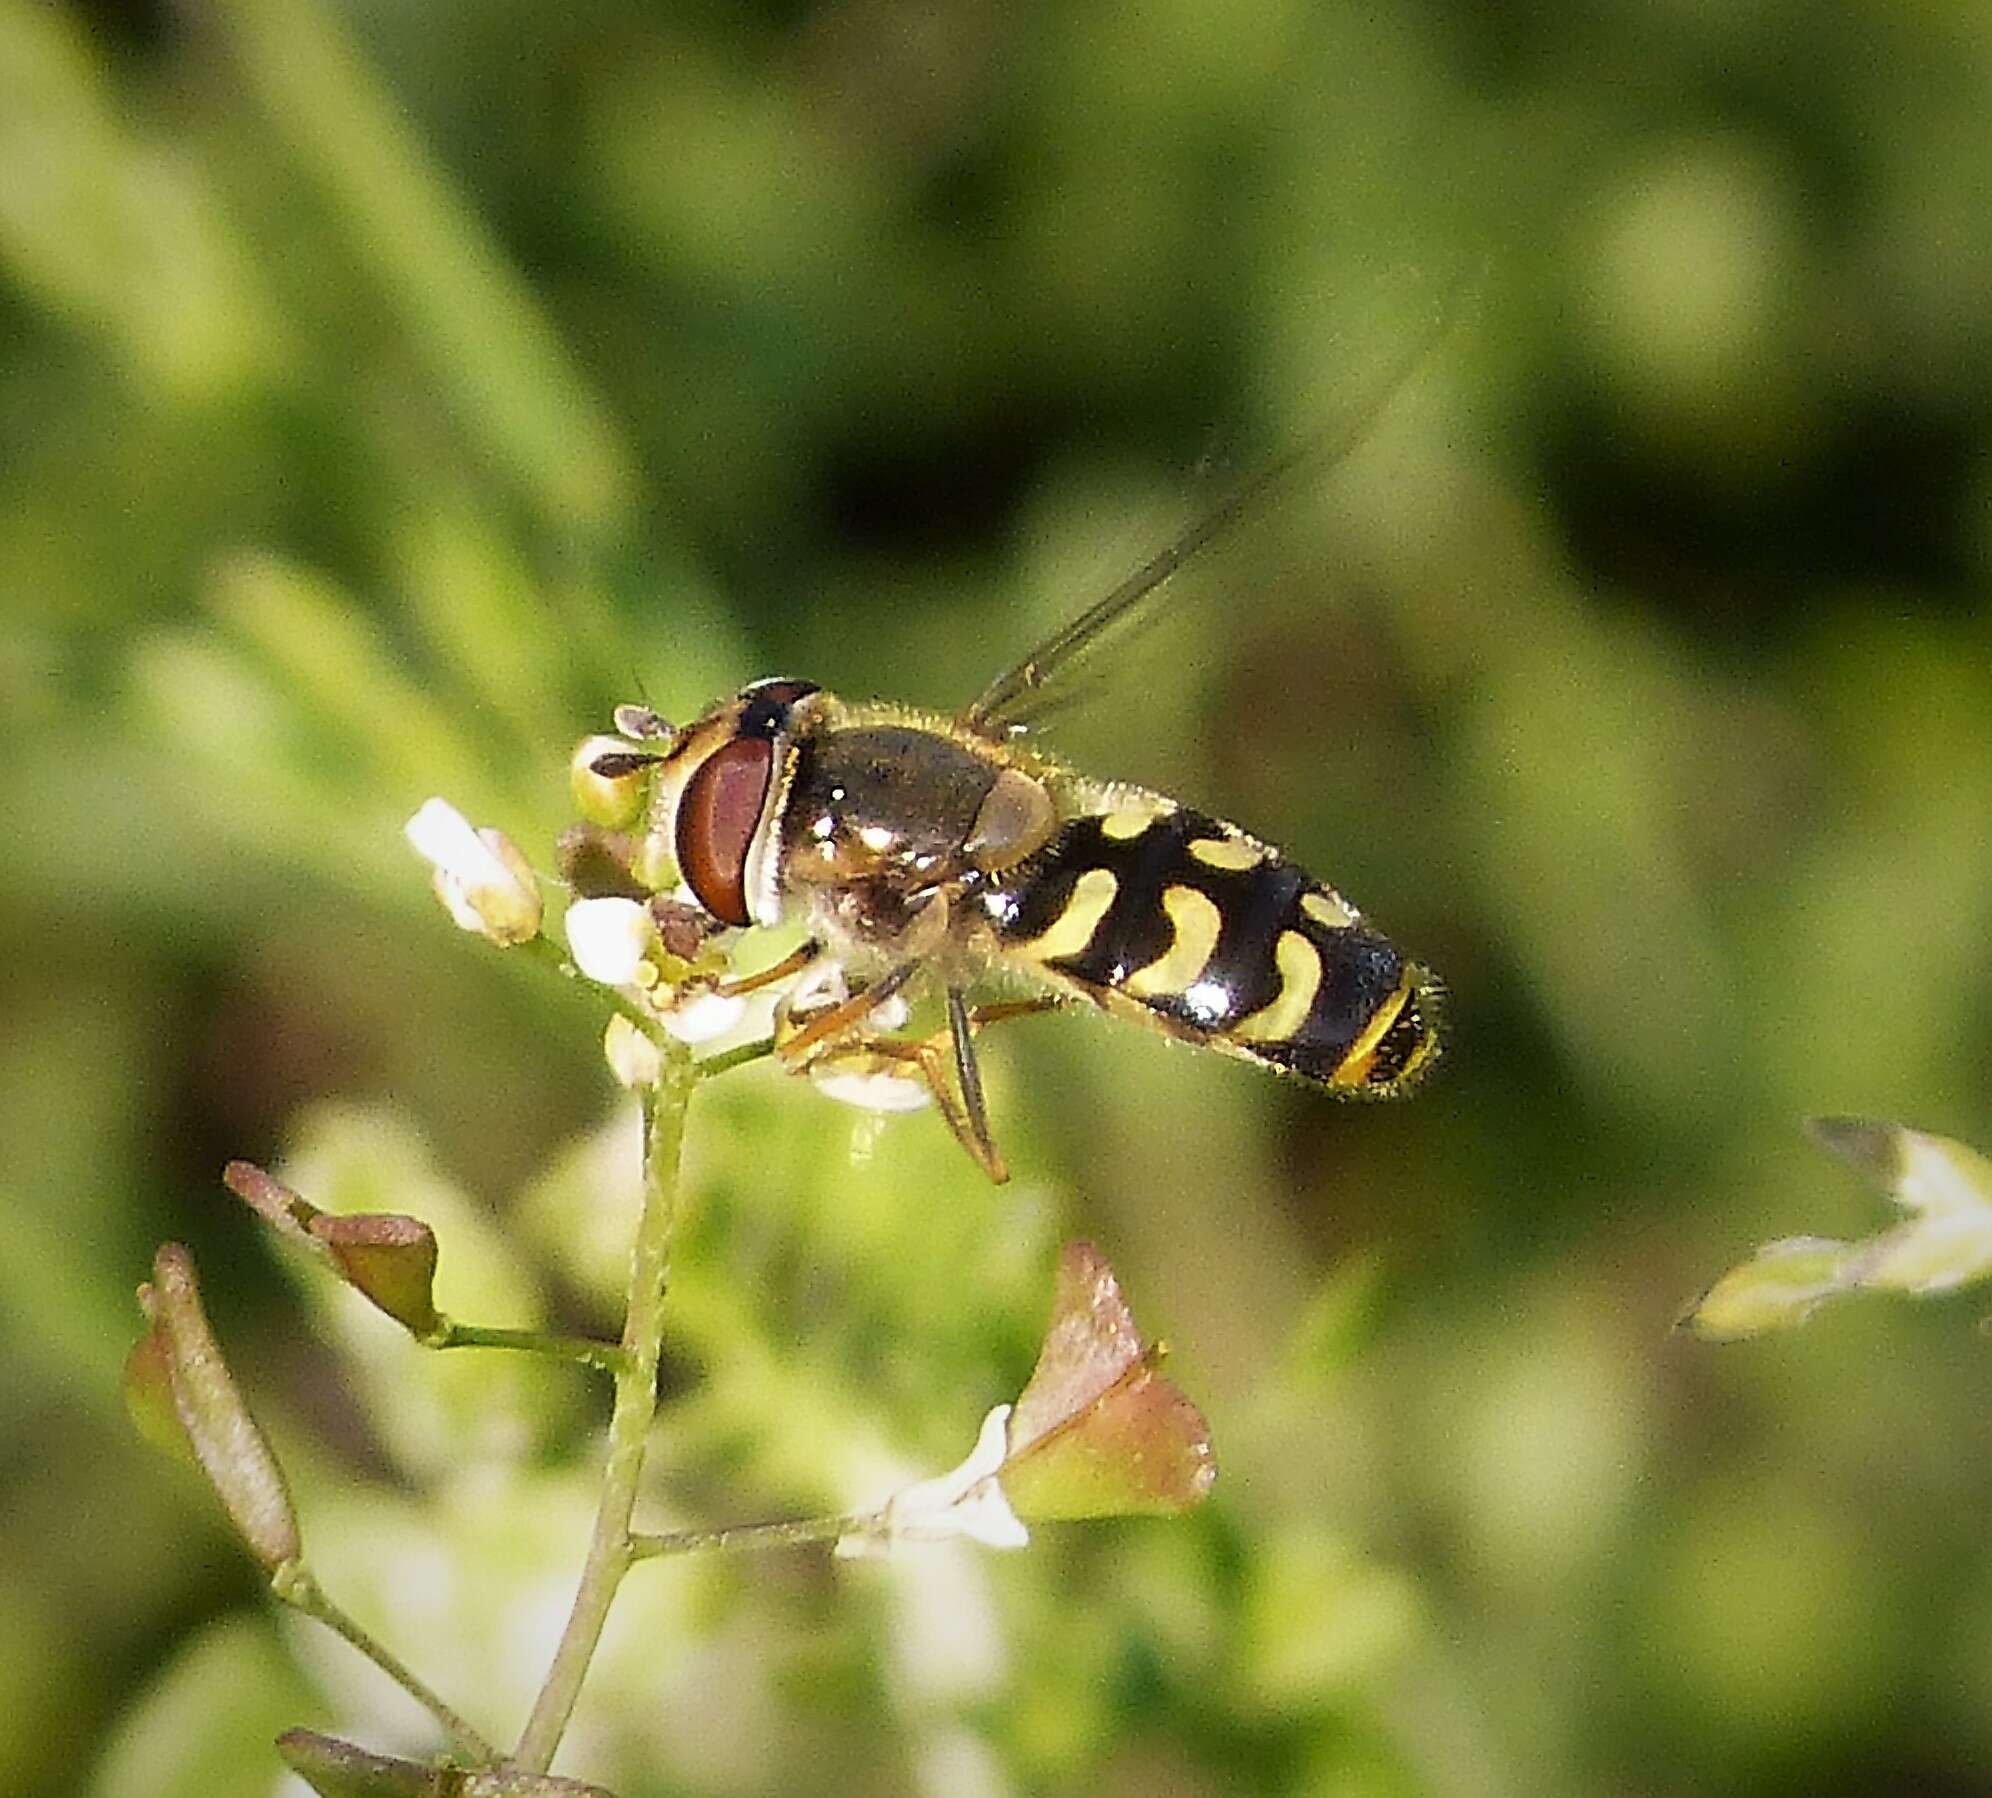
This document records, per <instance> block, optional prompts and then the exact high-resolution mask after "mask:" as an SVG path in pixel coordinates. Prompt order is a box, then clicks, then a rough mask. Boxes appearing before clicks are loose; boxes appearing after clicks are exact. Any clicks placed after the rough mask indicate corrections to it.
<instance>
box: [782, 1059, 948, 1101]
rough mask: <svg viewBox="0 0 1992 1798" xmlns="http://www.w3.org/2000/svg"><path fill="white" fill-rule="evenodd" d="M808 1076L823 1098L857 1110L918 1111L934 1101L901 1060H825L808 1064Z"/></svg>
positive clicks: (928, 1091) (923, 1085)
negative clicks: (872, 1064)
mask: <svg viewBox="0 0 1992 1798" xmlns="http://www.w3.org/2000/svg"><path fill="white" fill-rule="evenodd" d="M809 1078H810V1081H811V1083H812V1084H813V1085H814V1086H815V1088H816V1090H817V1091H818V1092H820V1093H822V1094H823V1095H824V1096H825V1097H826V1098H831V1099H835V1100H836V1101H837V1102H838V1103H839V1104H842V1105H855V1106H856V1107H857V1108H858V1109H859V1110H860V1111H918V1110H920V1109H921V1108H922V1107H923V1106H927V1105H931V1104H933V1102H934V1095H933V1092H932V1091H931V1090H930V1089H929V1087H928V1085H927V1083H926V1082H925V1081H924V1080H922V1079H920V1078H919V1076H918V1075H916V1074H914V1073H913V1072H912V1071H911V1069H910V1068H908V1067H907V1066H906V1065H905V1064H903V1063H895V1064H893V1065H891V1066H889V1067H880V1068H871V1069H865V1068H851V1067H839V1066H837V1064H836V1063H835V1062H827V1063H824V1064H822V1065H820V1066H817V1067H813V1068H811V1069H810V1070H809Z"/></svg>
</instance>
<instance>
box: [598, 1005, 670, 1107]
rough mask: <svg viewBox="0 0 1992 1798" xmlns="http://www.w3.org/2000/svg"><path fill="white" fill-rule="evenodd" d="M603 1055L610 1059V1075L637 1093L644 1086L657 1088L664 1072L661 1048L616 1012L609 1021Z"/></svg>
mask: <svg viewBox="0 0 1992 1798" xmlns="http://www.w3.org/2000/svg"><path fill="white" fill-rule="evenodd" d="M602 1053H603V1054H604V1055H606V1056H607V1057H608V1061H609V1072H610V1073H612V1074H613V1075H615V1077H616V1080H617V1082H618V1083H619V1084H620V1085H622V1086H626V1087H628V1088H629V1089H630V1091H632V1092H635V1091H637V1090H638V1089H639V1088H641V1087H646V1086H655V1085H656V1084H657V1080H658V1076H659V1075H660V1074H661V1073H662V1072H663V1071H664V1062H663V1057H662V1056H661V1055H659V1053H658V1051H657V1045H656V1044H655V1043H654V1042H652V1041H651V1040H650V1038H649V1037H647V1036H645V1035H644V1034H643V1032H642V1031H641V1030H639V1029H637V1027H636V1026H635V1025H634V1024H632V1023H631V1022H630V1021H629V1019H627V1018H626V1017H624V1016H623V1015H622V1013H621V1012H618V1013H616V1015H615V1016H614V1017H612V1018H611V1019H610V1020H609V1027H608V1030H607V1031H606V1032H605V1033H604V1035H603V1037H602Z"/></svg>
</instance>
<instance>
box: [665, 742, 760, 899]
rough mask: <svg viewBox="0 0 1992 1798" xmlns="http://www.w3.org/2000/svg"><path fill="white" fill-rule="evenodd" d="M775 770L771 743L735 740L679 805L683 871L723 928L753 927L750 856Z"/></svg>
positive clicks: (708, 763)
mask: <svg viewBox="0 0 1992 1798" xmlns="http://www.w3.org/2000/svg"><path fill="white" fill-rule="evenodd" d="M774 765H775V746H774V744H773V743H771V742H769V741H768V740H767V739H766V738H765V737H735V738H734V739H733V741H732V742H730V743H728V744H727V745H726V746H725V747H724V748H722V749H719V750H716V751H715V752H714V753H713V754H711V755H709V756H707V757H706V759H705V760H704V761H703V762H701V763H700V764H699V766H698V770H697V772H695V773H694V774H693V775H692V778H691V779H690V780H689V781H687V782H686V783H685V791H684V796H683V797H682V798H681V799H680V800H679V801H678V867H679V869H680V870H681V871H682V872H683V874H684V876H685V881H686V884H687V885H688V886H690V887H691V889H692V891H693V893H694V894H696V895H697V897H698V902H699V903H700V904H701V905H703V906H704V907H705V908H706V910H707V911H709V912H711V913H712V915H713V916H714V917H715V918H717V919H719V921H720V922H721V923H723V924H750V923H752V922H753V919H752V918H751V917H750V916H749V914H748V911H747V853H748V851H749V850H750V849H751V848H752V847H753V846H754V829H755V826H756V825H758V824H759V823H760V822H761V807H762V805H763V804H764V803H765V802H766V800H767V797H768V781H769V778H770V776H771V775H772V773H773V771H774Z"/></svg>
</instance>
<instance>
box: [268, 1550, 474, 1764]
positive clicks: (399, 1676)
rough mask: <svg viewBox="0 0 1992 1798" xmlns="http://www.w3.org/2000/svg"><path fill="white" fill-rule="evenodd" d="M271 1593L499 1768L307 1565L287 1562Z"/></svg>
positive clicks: (470, 1753) (277, 1574) (465, 1748)
mask: <svg viewBox="0 0 1992 1798" xmlns="http://www.w3.org/2000/svg"><path fill="white" fill-rule="evenodd" d="M270 1590H271V1591H272V1592H274V1593H275V1594H276V1595H277V1597H279V1598H281V1599H282V1600H283V1601H284V1603H285V1604H287V1605H291V1606H293V1607H294V1608H295V1609H297V1610H300V1611H302V1612H303V1613H304V1614H305V1615H306V1616H307V1617H315V1618H317V1619H318V1621H319V1622H320V1623H322V1624H324V1625H325V1627H326V1628H327V1629H329V1630H331V1631H332V1632H333V1633H334V1634H336V1635H340V1636H343V1637H344V1638H345V1639H346V1640H347V1641H348V1642H350V1643H351V1644H352V1645H353V1646H354V1647H355V1648H357V1649H358V1650H359V1651H360V1653H362V1654H363V1655H365V1656H366V1657H367V1659H368V1660H370V1661H372V1662H373V1664H374V1665H375V1666H376V1667H378V1668H379V1669H380V1670H381V1671H382V1672H383V1673H385V1674H386V1675H387V1677H388V1678H389V1679H391V1680H393V1681H394V1683H395V1684H396V1685H398V1686H399V1687H400V1688H401V1689H402V1690H403V1691H404V1692H406V1693H407V1694H408V1695H409V1697H411V1698H413V1699H414V1700H415V1702H416V1703H417V1704H419V1705H421V1706H422V1708H423V1709H424V1710H426V1711H427V1712H428V1713H429V1714H430V1715H431V1716H432V1717H434V1718H435V1719H436V1721H437V1722H438V1723H440V1724H441V1725H442V1726H443V1730H444V1733H445V1734H447V1735H448V1736H449V1737H450V1739H451V1740H452V1741H453V1742H455V1743H456V1745H457V1747H458V1748H460V1749H462V1750H463V1752H464V1753H465V1754H467V1755H468V1756H470V1758H471V1760H472V1762H473V1763H474V1764H475V1765H477V1766H481V1767H491V1766H496V1765H497V1763H498V1750H497V1749H495V1748H494V1747H492V1746H491V1744H490V1743H489V1742H487V1741H486V1740H485V1739H484V1738H483V1737H482V1736H481V1735H479V1734H478V1733H477V1731H476V1730H474V1729H472V1728H471V1726H470V1725H469V1724H468V1723H466V1722H465V1721H464V1720H463V1718H461V1717H460V1716H458V1715H457V1713H456V1711H455V1709H454V1708H453V1707H451V1706H450V1705H449V1704H446V1703H445V1702H444V1701H443V1700H442V1699H441V1698H439V1697H438V1696H437V1695H436V1694H435V1693H434V1692H433V1691H431V1690H430V1689H429V1687H428V1686H426V1685H424V1684H423V1682H422V1681H421V1679H420V1678H418V1677H417V1676H416V1675H415V1674H414V1673H412V1672H410V1671H409V1669H408V1668H407V1667H406V1666H404V1665H403V1664H402V1662H401V1661H400V1659H399V1658H398V1657H397V1656H396V1655H394V1654H393V1653H392V1652H391V1651H390V1650H389V1649H387V1648H385V1647H384V1646H382V1644H380V1643H379V1642H377V1641H375V1640H374V1638H373V1637H372V1636H371V1635H369V1634H368V1633H367V1632H366V1630H365V1629H363V1628H362V1627H361V1626H360V1625H359V1624H358V1623H357V1622H355V1621H354V1620H353V1619H352V1618H351V1617H349V1616H347V1615H346V1613H345V1612H344V1611H342V1610H341V1609H340V1608H339V1607H338V1606H337V1605H336V1604H334V1603H333V1602H332V1600H331V1599H330V1598H328V1597H327V1596H326V1595H325V1591H324V1589H323V1588H322V1587H321V1586H320V1585H319V1583H318V1581H317V1580H316V1579H314V1578H313V1577H312V1574H311V1571H310V1569H309V1568H307V1567H306V1566H305V1565H304V1563H303V1562H301V1561H286V1562H285V1563H284V1564H283V1565H282V1566H281V1567H279V1568H278V1569H277V1570H276V1572H275V1573H273V1574H272V1575H271V1576H270Z"/></svg>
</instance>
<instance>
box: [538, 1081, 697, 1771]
mask: <svg viewBox="0 0 1992 1798" xmlns="http://www.w3.org/2000/svg"><path fill="white" fill-rule="evenodd" d="M661 1048H662V1051H663V1053H662V1071H661V1072H660V1073H659V1075H658V1079H657V1084H656V1086H654V1087H652V1088H650V1089H649V1090H648V1091H646V1092H645V1093H644V1094H643V1214H642V1216H641V1218H640V1219H639V1220H638V1222H637V1226H636V1241H635V1243H634V1245H633V1246H632V1248H631V1250H630V1270H629V1304H628V1308H627V1310H626V1311H625V1313H624V1319H623V1338H622V1355H621V1359H620V1362H619V1364H618V1366H617V1367H616V1369H615V1404H614V1407H613V1409H612V1410H611V1412H610V1414H609V1445H608V1454H607V1457H606V1459H605V1461H604V1464H603V1469H602V1496H601V1501H600V1503H599V1504H598V1505H597V1507H596V1511H595V1529H594V1534H593V1536H592V1537H591V1538H590V1540H589V1543H588V1558H587V1560H586V1562H585V1563H584V1564H583V1567H582V1570H581V1583H580V1585H579V1587H578V1588H577V1589H576V1591H575V1594H574V1608H573V1610H572V1611H571V1612H570V1613H569V1614H568V1618H567V1628H566V1630H565V1631H564V1632H563V1634H562V1636H561V1638H560V1646H559V1648H557V1649H556V1650H555V1651H554V1657H553V1665H552V1666H551V1667H550V1668H549V1669H548V1671H547V1677H546V1684H545V1685H544V1686H542V1687H541V1688H540V1694H539V1697H538V1698H537V1699H535V1700H534V1701H533V1710H532V1715H531V1716H530V1717H528V1718H527V1720H526V1727H525V1733H524V1734H523V1735H521V1736H520V1737H519V1746H518V1749H517V1752H516V1753H515V1755H514V1756H513V1762H514V1764H515V1765H516V1766H518V1767H521V1768H523V1769H524V1770H525V1771H527V1772H530V1773H544V1772H546V1770H547V1769H548V1768H549V1767H550V1766H551V1765H552V1764H553V1756H554V1751H555V1750H556V1749H557V1748H558V1747H559V1746H560V1738H561V1736H562V1735H563V1734H564V1733H565V1732H566V1729H567V1723H568V1719H569V1718H570V1717H571V1716H572V1715H573V1713H574V1703H575V1700H576V1698H578V1697H579V1695H580V1692H581V1682H582V1680H583V1679H584V1678H586V1677H587V1672H588V1663H589V1661H590V1660H592V1659H593V1658H594V1653H595V1647H596V1644H597V1643H598V1642H600V1640H601V1637H602V1626H603V1624H604V1623H606V1622H607V1620H608V1615H609V1606H610V1605H611V1604H612V1603H613V1602H614V1600H615V1595H616V1589H617V1587H618V1586H620V1585H621V1583H622V1577H623V1575H624V1574H625V1573H627V1572H628V1571H629V1566H630V1561H631V1559H632V1548H631V1538H630V1528H629V1521H630V1517H631V1516H632V1514H633V1513H634V1511H635V1509H636V1488H637V1481H638V1479H639V1477H640V1476H641V1475H642V1472H643V1456H644V1449H645V1447H646V1445H647V1443H648V1440H649V1435H650V1424H651V1420H652V1418H653V1417H654V1416H655V1415H656V1411H657V1357H658V1353H659V1347H660V1344H661V1343H662V1340H663V1335H664V1281H665V1274H666V1271H667V1268H668V1266H669V1261H670V1250H671V1230H672V1225H673V1222H674V1221H675V1216H676V1212H677V1200H678V1178H679V1165H680V1160H681V1157H682V1151H683V1148H684V1141H685V1111H686V1107H687V1105H688V1104H689V1102H690V1100H691V1096H692V1090H693V1088H694V1087H695V1086H696V1085H697V1084H698V1069H697V1067H696V1066H695V1065H694V1064H693V1061H692V1058H691V1054H690V1052H689V1051H688V1050H686V1049H685V1048H683V1047H682V1046H681V1045H679V1044H677V1043H665V1044H663V1045H661Z"/></svg>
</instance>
